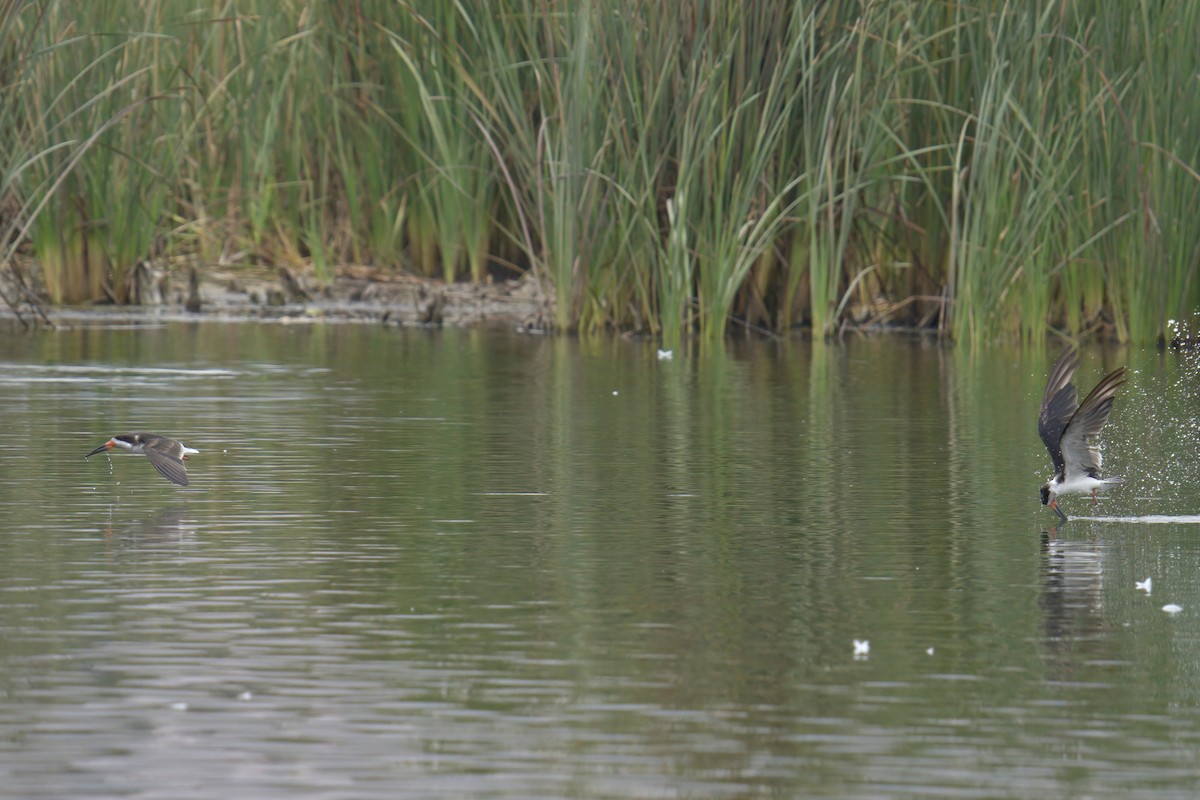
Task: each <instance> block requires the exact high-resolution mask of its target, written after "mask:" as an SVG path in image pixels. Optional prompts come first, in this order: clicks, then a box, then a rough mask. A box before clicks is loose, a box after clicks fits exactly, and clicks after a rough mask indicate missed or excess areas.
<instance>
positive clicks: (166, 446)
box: [84, 433, 200, 486]
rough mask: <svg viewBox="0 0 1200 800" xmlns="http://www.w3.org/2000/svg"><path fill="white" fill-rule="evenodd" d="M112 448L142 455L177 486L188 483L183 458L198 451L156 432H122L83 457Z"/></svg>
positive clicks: (109, 450) (108, 450)
mask: <svg viewBox="0 0 1200 800" xmlns="http://www.w3.org/2000/svg"><path fill="white" fill-rule="evenodd" d="M112 450H124V451H125V452H127V453H133V454H134V455H144V456H145V457H146V458H148V459H150V463H151V464H152V465H153V466H154V468H155V469H156V470H158V472H159V474H160V475H162V476H163V477H164V478H166V479H167V480H169V481H170V482H171V483H174V484H178V485H179V486H187V485H188V476H187V469H186V468H185V467H184V464H183V461H184V459H186V458H187V457H188V456H189V455H191V454H192V453H199V452H200V451H199V450H193V449H192V448H190V447H187V446H185V445H184V443H183V442H177V441H175V440H174V439H168V438H167V437H166V436H159V435H158V434H156V433H123V434H121V435H120V436H114V437H112V438H111V439H109V440H108V441H107V442H105V443H104V444H102V445H100V446H99V447H97V448H96V449H95V450H93V451H92V452H90V453H88V454H87V455H86V456H84V458H90V457H92V456H94V455H96V454H97V453H104V452H111V451H112Z"/></svg>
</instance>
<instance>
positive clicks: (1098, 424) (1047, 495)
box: [1038, 347, 1125, 522]
mask: <svg viewBox="0 0 1200 800" xmlns="http://www.w3.org/2000/svg"><path fill="white" fill-rule="evenodd" d="M1078 367H1079V353H1078V351H1076V350H1075V348H1074V347H1068V348H1067V349H1066V350H1064V351H1063V353H1062V355H1060V356H1059V357H1058V360H1057V361H1055V362H1054V366H1053V367H1052V368H1051V369H1050V379H1049V380H1048V381H1046V393H1045V394H1044V395H1042V411H1041V413H1040V414H1038V435H1039V436H1041V437H1042V442H1044V443H1045V445H1046V449H1047V450H1049V451H1050V460H1051V461H1052V462H1054V477H1053V478H1051V479H1050V480H1049V481H1047V482H1046V483H1045V484H1044V485H1043V486H1042V505H1044V506H1047V505H1048V506H1050V508H1052V509H1054V513H1055V514H1058V516H1059V517H1060V518H1061V519H1062V521H1063V522H1066V521H1067V515H1066V514H1064V513H1063V511H1062V509H1061V508H1059V507H1058V499H1057V498H1058V496H1059V495H1064V494H1089V493H1090V494H1091V495H1092V499H1093V500H1095V498H1096V492H1097V490H1100V489H1105V488H1107V487H1109V486H1117V485H1119V484H1122V483H1124V482H1125V479H1124V478H1120V477H1117V476H1116V475H1113V476H1110V477H1107V478H1104V477H1101V475H1100V465H1101V461H1102V459H1101V455H1100V449H1099V447H1098V439H1099V436H1100V429H1101V428H1103V427H1104V423H1105V422H1107V421H1108V413H1109V412H1110V411H1112V404H1113V398H1114V397H1115V396H1116V393H1117V389H1119V388H1120V387H1121V384H1123V383H1125V368H1124V367H1118V368H1117V369H1114V370H1113V371H1112V372H1110V373H1108V374H1107V375H1105V376H1104V378H1102V379H1101V381H1100V382H1099V383H1097V384H1096V388H1094V389H1092V391H1091V392H1089V393H1088V396H1087V397H1085V398H1084V399H1083V402H1082V403H1079V402H1078V401H1077V400H1076V394H1075V386H1074V385H1073V384H1072V383H1071V378H1072V377H1073V376H1074V375H1075V370H1076V369H1077V368H1078Z"/></svg>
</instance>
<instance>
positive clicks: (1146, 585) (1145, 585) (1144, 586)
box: [1134, 578, 1154, 594]
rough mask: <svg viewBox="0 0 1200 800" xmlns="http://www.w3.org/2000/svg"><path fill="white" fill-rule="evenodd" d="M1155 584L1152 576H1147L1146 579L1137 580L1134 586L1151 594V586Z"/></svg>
mask: <svg viewBox="0 0 1200 800" xmlns="http://www.w3.org/2000/svg"><path fill="white" fill-rule="evenodd" d="M1153 585H1154V582H1153V581H1152V580H1151V579H1150V578H1146V580H1144V581H1135V587H1134V588H1137V589H1141V590H1142V591H1143V592H1145V593H1146V594H1150V588H1151V587H1152V586H1153Z"/></svg>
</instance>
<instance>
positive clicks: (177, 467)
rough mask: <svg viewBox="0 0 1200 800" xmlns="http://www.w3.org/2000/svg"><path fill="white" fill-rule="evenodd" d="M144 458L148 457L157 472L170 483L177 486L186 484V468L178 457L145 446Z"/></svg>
mask: <svg viewBox="0 0 1200 800" xmlns="http://www.w3.org/2000/svg"><path fill="white" fill-rule="evenodd" d="M145 452H146V458H148V459H150V463H151V464H153V465H154V468H155V469H156V470H158V473H159V474H160V475H162V476H163V477H164V478H166V479H167V480H169V481H170V482H171V483H174V484H178V485H179V486H187V485H188V476H187V468H186V467H184V466H183V461H181V460H180V459H178V458H173V457H172V456H169V455H166V454H164V453H160V452H158V451H157V450H152V449H150V448H149V447H147V448H146V450H145Z"/></svg>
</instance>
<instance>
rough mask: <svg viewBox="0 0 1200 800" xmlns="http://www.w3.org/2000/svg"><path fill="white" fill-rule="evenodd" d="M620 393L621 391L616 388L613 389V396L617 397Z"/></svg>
mask: <svg viewBox="0 0 1200 800" xmlns="http://www.w3.org/2000/svg"><path fill="white" fill-rule="evenodd" d="M618 394H620V392H618V391H617V390H616V389H613V397H616V396H617V395H618Z"/></svg>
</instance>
